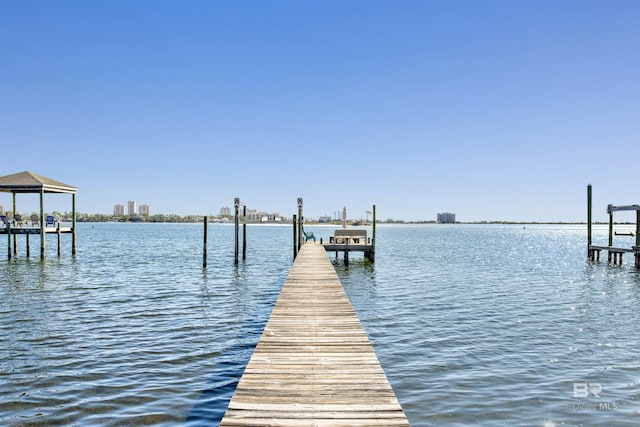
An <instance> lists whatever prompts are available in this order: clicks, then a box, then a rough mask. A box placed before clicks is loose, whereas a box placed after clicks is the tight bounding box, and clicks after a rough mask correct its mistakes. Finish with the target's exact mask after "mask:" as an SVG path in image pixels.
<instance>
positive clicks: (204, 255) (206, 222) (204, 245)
mask: <svg viewBox="0 0 640 427" xmlns="http://www.w3.org/2000/svg"><path fill="white" fill-rule="evenodd" d="M208 229H209V217H207V216H205V217H204V238H203V243H202V266H203V267H206V266H207V234H208V231H209V230H208Z"/></svg>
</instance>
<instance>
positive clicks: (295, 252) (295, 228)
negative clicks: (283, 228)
mask: <svg viewBox="0 0 640 427" xmlns="http://www.w3.org/2000/svg"><path fill="white" fill-rule="evenodd" d="M297 256H298V217H297V216H296V215H295V214H294V215H293V259H296V257H297Z"/></svg>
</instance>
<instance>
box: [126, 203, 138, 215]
mask: <svg viewBox="0 0 640 427" xmlns="http://www.w3.org/2000/svg"><path fill="white" fill-rule="evenodd" d="M135 214H136V201H135V200H129V201H128V202H127V215H135Z"/></svg>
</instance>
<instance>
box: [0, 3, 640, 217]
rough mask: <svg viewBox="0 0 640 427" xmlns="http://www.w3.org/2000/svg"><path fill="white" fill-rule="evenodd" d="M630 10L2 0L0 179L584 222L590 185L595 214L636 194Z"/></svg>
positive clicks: (639, 129)
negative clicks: (24, 176) (29, 177)
mask: <svg viewBox="0 0 640 427" xmlns="http://www.w3.org/2000/svg"><path fill="white" fill-rule="evenodd" d="M638 22H640V2H638V1H630V0H618V1H614V2H611V1H604V0H582V1H569V0H522V1H511V2H508V1H501V0H487V1H472V0H452V1H446V2H444V1H435V0H420V1H417V0H400V1H384V0H382V1H381V0H372V1H368V2H359V1H349V0H347V1H339V2H338V1H335V0H327V1H323V2H298V1H292V0H283V1H277V2H220V1H213V2H176V1H167V0H157V1H154V2H146V1H141V2H119V1H112V2H83V1H75V0H71V1H65V2H35V1H32V0H25V1H19V2H17V1H15V2H12V1H5V2H0V175H8V174H11V173H16V172H21V171H24V170H29V171H33V172H35V173H37V174H41V175H44V176H47V177H50V178H52V179H56V180H59V181H62V182H65V183H68V184H70V185H73V186H75V187H77V188H78V193H77V210H78V211H79V212H86V213H105V214H108V213H109V212H111V211H112V208H113V201H116V200H120V197H121V195H122V194H123V191H125V190H126V194H127V195H128V197H130V198H131V200H150V201H153V212H154V213H173V214H177V215H190V214H195V215H215V214H217V213H218V211H219V207H220V206H225V205H232V204H233V199H234V197H240V199H241V200H242V202H243V203H246V204H247V205H251V206H260V207H261V209H264V210H265V211H268V212H280V213H281V214H282V215H283V216H291V215H292V214H294V213H296V209H297V206H296V199H297V198H298V197H302V198H304V212H305V215H306V216H308V217H310V218H319V217H321V216H325V215H328V216H333V212H334V211H336V210H337V209H342V206H346V207H347V209H348V211H349V217H350V218H360V217H362V218H365V217H366V212H367V211H369V210H371V206H372V205H373V204H375V205H376V206H377V217H378V219H380V220H386V219H389V218H391V219H402V220H407V221H412V220H433V219H435V218H436V216H437V213H439V212H443V211H444V210H447V211H450V212H455V213H456V215H457V217H456V219H457V220H458V221H461V222H470V221H539V222H544V221H565V222H577V221H584V220H586V187H587V184H589V183H591V184H593V206H594V220H596V221H606V220H607V214H606V205H607V204H609V203H612V204H616V205H622V204H635V203H639V202H640V167H639V165H638V159H639V158H640V84H638V76H639V75H640V55H638V52H640V25H638ZM18 200H19V209H20V210H22V209H24V211H29V212H30V211H36V210H37V209H38V208H37V206H38V200H37V197H36V196H29V195H18ZM0 204H2V205H4V206H5V207H7V206H11V196H10V195H7V194H4V193H3V194H0ZM45 209H47V210H58V211H62V212H63V211H68V210H70V200H69V198H68V197H65V196H64V195H46V197H45ZM619 219H620V220H621V221H624V220H627V219H629V220H630V221H632V220H633V218H631V214H629V213H624V214H621V215H620V218H619Z"/></svg>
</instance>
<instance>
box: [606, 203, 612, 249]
mask: <svg viewBox="0 0 640 427" xmlns="http://www.w3.org/2000/svg"><path fill="white" fill-rule="evenodd" d="M607 212H609V246H613V210H612V209H611V205H608V206H607Z"/></svg>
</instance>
